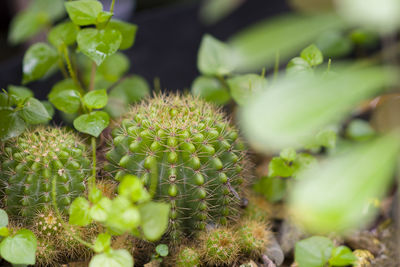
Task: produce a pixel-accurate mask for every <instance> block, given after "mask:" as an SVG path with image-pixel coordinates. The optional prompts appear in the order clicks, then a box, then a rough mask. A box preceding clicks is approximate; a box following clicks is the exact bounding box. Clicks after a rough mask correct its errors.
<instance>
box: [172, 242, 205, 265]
mask: <svg viewBox="0 0 400 267" xmlns="http://www.w3.org/2000/svg"><path fill="white" fill-rule="evenodd" d="M200 263H201V261H200V254H199V252H197V251H196V250H195V249H193V248H189V247H183V248H182V249H181V250H180V251H179V252H178V254H177V256H176V266H177V267H197V266H200Z"/></svg>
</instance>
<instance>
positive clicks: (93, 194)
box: [88, 186, 103, 204]
mask: <svg viewBox="0 0 400 267" xmlns="http://www.w3.org/2000/svg"><path fill="white" fill-rule="evenodd" d="M102 197H103V193H102V192H101V190H100V189H98V188H97V187H96V186H93V187H91V188H90V189H89V196H88V198H89V201H90V202H91V203H93V204H96V203H97V202H99V201H100V200H101V199H102Z"/></svg>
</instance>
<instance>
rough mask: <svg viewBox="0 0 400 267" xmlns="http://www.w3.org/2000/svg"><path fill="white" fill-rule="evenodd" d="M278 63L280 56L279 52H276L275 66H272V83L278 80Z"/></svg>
mask: <svg viewBox="0 0 400 267" xmlns="http://www.w3.org/2000/svg"><path fill="white" fill-rule="evenodd" d="M279 61H280V54H279V51H277V52H276V54H275V66H274V77H273V80H274V81H275V80H276V78H278V73H279Z"/></svg>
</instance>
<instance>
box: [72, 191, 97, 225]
mask: <svg viewBox="0 0 400 267" xmlns="http://www.w3.org/2000/svg"><path fill="white" fill-rule="evenodd" d="M89 209H90V204H89V201H87V200H86V199H85V198H83V197H77V198H75V200H74V201H73V202H72V203H71V206H70V207H69V223H70V224H73V225H79V226H86V225H88V224H90V223H91V222H92V219H91V218H90V216H89Z"/></svg>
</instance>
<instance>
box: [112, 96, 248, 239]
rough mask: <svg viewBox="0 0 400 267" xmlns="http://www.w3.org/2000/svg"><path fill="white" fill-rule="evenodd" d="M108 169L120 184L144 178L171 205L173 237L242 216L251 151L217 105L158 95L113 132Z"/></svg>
mask: <svg viewBox="0 0 400 267" xmlns="http://www.w3.org/2000/svg"><path fill="white" fill-rule="evenodd" d="M112 135H113V142H112V144H111V147H110V151H109V152H107V159H108V160H109V162H110V165H109V166H108V169H109V170H110V171H111V172H112V174H113V175H114V177H115V178H116V179H117V180H120V177H123V176H124V175H125V174H135V175H137V176H139V177H141V179H142V181H143V183H144V184H145V185H146V186H147V187H148V188H149V190H150V191H154V192H155V197H156V198H157V199H160V200H163V201H166V202H169V203H170V205H171V213H170V224H169V235H170V237H171V238H172V239H173V240H179V238H180V237H181V236H182V234H183V233H193V230H195V229H197V230H201V229H205V227H206V224H207V222H210V221H211V222H215V223H220V224H222V225H226V224H227V222H228V221H229V220H232V219H234V218H235V217H238V214H239V212H238V208H239V203H240V200H241V195H242V191H243V186H241V184H242V183H243V182H244V180H245V179H247V178H248V177H246V175H247V174H246V167H247V166H246V164H247V161H246V151H245V150H244V147H243V143H242V141H241V140H240V138H238V133H237V130H236V129H235V128H234V127H233V126H232V125H230V123H229V121H228V120H227V119H226V118H225V116H224V115H223V113H221V112H220V111H218V110H217V109H216V108H215V107H214V106H213V105H211V104H208V103H206V102H204V101H201V100H199V99H196V98H194V97H192V96H179V95H170V96H156V97H155V98H152V99H148V100H146V101H144V102H142V103H141V104H139V105H136V106H134V107H133V109H132V110H131V111H130V112H129V113H128V114H127V115H125V116H124V119H123V120H122V121H121V122H120V123H119V124H117V125H116V127H115V128H114V129H113V131H112Z"/></svg>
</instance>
